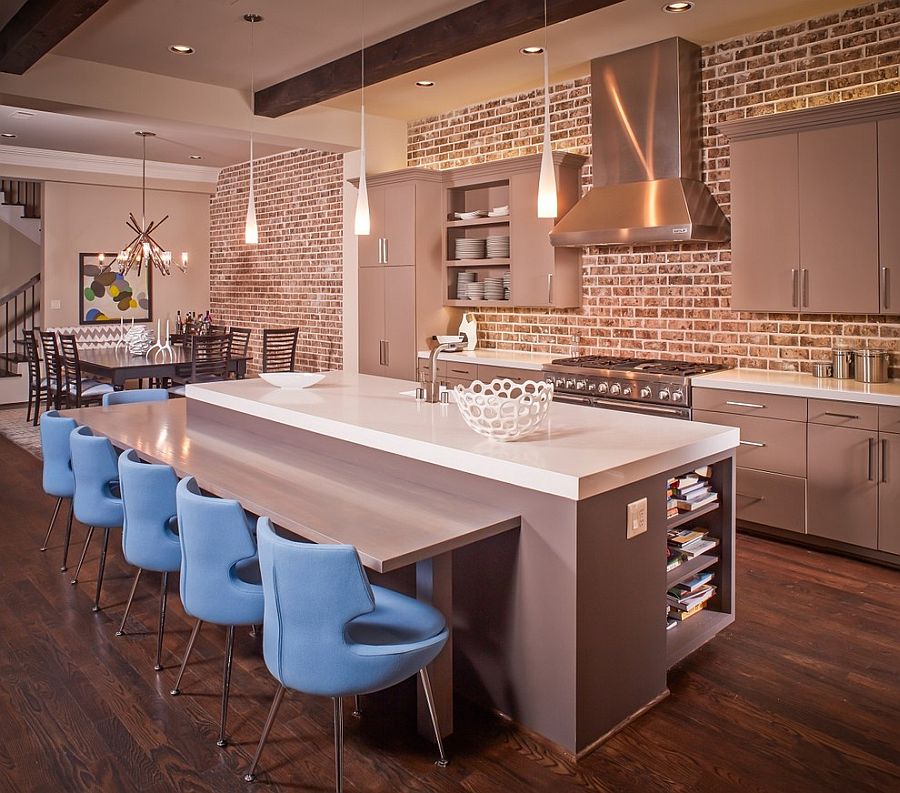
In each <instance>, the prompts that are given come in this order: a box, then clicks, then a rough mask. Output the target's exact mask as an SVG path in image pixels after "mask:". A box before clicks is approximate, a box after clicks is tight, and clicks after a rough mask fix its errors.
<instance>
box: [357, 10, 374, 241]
mask: <svg viewBox="0 0 900 793" xmlns="http://www.w3.org/2000/svg"><path fill="white" fill-rule="evenodd" d="M361 43H362V46H361V47H360V60H361V61H362V67H361V69H362V70H361V79H360V86H361V87H360V100H359V101H360V103H359V195H357V197H356V216H355V217H354V219H353V233H354V234H356V235H357V236H359V237H364V236H367V235H368V234H369V233H370V232H371V230H372V222H371V220H370V218H369V191H368V188H367V187H366V4H365V1H363V3H362V37H361Z"/></svg>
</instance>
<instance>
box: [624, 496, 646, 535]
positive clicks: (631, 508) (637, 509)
mask: <svg viewBox="0 0 900 793" xmlns="http://www.w3.org/2000/svg"><path fill="white" fill-rule="evenodd" d="M627 520H628V525H627V526H626V527H625V539H627V540H630V539H632V538H633V537H637V536H638V535H639V534H643V533H644V532H645V531H647V499H646V498H642V499H640V500H638V501H632V502H631V503H630V504H629V505H628V515H627Z"/></svg>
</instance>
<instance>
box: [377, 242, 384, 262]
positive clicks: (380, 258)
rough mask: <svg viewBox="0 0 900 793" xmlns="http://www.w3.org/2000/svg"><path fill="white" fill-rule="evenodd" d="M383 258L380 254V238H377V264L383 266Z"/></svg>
mask: <svg viewBox="0 0 900 793" xmlns="http://www.w3.org/2000/svg"><path fill="white" fill-rule="evenodd" d="M383 260H384V256H383V255H382V253H381V237H379V238H378V263H379V264H384V261H383Z"/></svg>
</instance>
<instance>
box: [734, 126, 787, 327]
mask: <svg viewBox="0 0 900 793" xmlns="http://www.w3.org/2000/svg"><path fill="white" fill-rule="evenodd" d="M797 174H798V153H797V135H796V133H791V134H787V135H775V136H773V137H767V138H751V139H748V140H737V141H734V142H733V143H732V144H731V246H732V298H731V307H732V308H734V309H738V310H741V311H799V310H800V232H799V223H800V221H799V198H798V186H797V180H798V175H797Z"/></svg>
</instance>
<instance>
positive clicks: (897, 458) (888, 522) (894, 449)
mask: <svg viewBox="0 0 900 793" xmlns="http://www.w3.org/2000/svg"><path fill="white" fill-rule="evenodd" d="M878 445H879V452H880V459H879V484H878V550H879V551H886V552H887V553H896V554H900V434H898V433H893V432H882V433H880V434H879V436H878Z"/></svg>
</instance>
